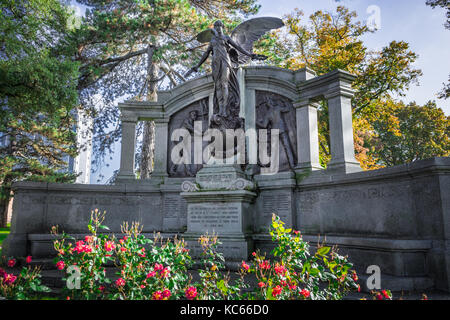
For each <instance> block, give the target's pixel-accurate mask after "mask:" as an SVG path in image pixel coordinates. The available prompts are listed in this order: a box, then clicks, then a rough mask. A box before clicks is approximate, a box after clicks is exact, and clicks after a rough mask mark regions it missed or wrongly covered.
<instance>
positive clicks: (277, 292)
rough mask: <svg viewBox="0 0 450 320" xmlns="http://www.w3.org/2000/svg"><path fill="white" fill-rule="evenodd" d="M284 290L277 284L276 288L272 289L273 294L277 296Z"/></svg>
mask: <svg viewBox="0 0 450 320" xmlns="http://www.w3.org/2000/svg"><path fill="white" fill-rule="evenodd" d="M282 290H283V288H281V287H280V286H276V287H275V288H273V289H272V295H273V296H274V297H276V296H278V295H279V294H280V293H281V291H282Z"/></svg>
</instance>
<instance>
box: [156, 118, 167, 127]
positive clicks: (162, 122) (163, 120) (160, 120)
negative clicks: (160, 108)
mask: <svg viewBox="0 0 450 320" xmlns="http://www.w3.org/2000/svg"><path fill="white" fill-rule="evenodd" d="M153 121H154V122H155V125H159V126H162V125H165V124H166V125H167V124H169V121H170V119H169V118H155V119H153Z"/></svg>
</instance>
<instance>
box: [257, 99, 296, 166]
mask: <svg viewBox="0 0 450 320" xmlns="http://www.w3.org/2000/svg"><path fill="white" fill-rule="evenodd" d="M255 114H256V117H255V118H256V129H257V130H258V129H267V130H268V133H269V141H268V146H269V147H268V148H269V155H270V130H271V129H279V172H282V171H289V170H293V169H294V168H295V165H296V163H297V129H296V112H295V108H294V106H293V105H292V102H291V101H290V100H289V99H288V98H285V97H283V96H281V95H278V94H275V93H271V92H266V91H256V110H255ZM257 132H259V131H257ZM258 143H259V142H258ZM258 149H259V148H258ZM258 152H259V151H258ZM258 159H260V157H259V156H258Z"/></svg>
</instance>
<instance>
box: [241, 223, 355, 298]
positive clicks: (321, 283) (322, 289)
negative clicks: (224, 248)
mask: <svg viewBox="0 0 450 320" xmlns="http://www.w3.org/2000/svg"><path fill="white" fill-rule="evenodd" d="M270 235H271V236H272V241H273V242H275V243H276V245H277V246H276V247H275V249H274V250H273V251H272V254H273V256H274V257H275V258H277V260H275V261H273V262H271V261H270V260H268V259H266V256H265V255H262V254H260V253H259V251H258V252H254V253H253V256H254V261H253V266H252V267H248V268H247V266H248V265H247V264H246V263H245V262H243V263H242V265H243V268H245V269H248V272H249V273H253V274H254V275H255V276H256V278H257V282H258V285H257V288H255V289H254V290H253V291H252V292H251V293H249V294H248V295H247V298H249V299H269V300H285V299H302V300H303V299H310V300H320V299H328V300H338V299H342V297H343V296H344V295H345V294H346V293H348V292H349V291H351V290H356V289H358V290H359V285H358V284H357V283H356V281H357V280H358V278H357V275H356V272H355V271H354V270H350V269H351V267H352V264H351V263H350V262H349V261H348V259H347V257H344V256H341V255H339V254H338V252H337V248H336V247H333V248H331V247H326V246H323V245H319V246H318V248H317V251H316V252H315V254H311V253H310V246H309V244H308V243H307V242H305V241H303V239H302V235H301V233H300V232H299V231H295V230H292V229H286V228H284V223H283V222H282V221H281V220H280V218H279V217H277V216H276V215H273V216H272V225H271V229H270Z"/></svg>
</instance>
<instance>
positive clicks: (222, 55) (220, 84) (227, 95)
mask: <svg viewBox="0 0 450 320" xmlns="http://www.w3.org/2000/svg"><path fill="white" fill-rule="evenodd" d="M210 45H211V47H212V61H211V69H212V77H213V80H214V114H220V115H221V116H223V117H225V118H228V117H233V116H236V115H238V114H239V108H240V97H239V83H238V80H237V68H234V67H233V64H232V61H231V57H230V53H231V52H230V51H234V50H235V49H233V48H231V46H230V44H229V43H228V39H227V37H226V36H216V35H213V37H212V39H211V42H210Z"/></svg>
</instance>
